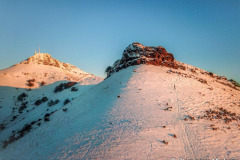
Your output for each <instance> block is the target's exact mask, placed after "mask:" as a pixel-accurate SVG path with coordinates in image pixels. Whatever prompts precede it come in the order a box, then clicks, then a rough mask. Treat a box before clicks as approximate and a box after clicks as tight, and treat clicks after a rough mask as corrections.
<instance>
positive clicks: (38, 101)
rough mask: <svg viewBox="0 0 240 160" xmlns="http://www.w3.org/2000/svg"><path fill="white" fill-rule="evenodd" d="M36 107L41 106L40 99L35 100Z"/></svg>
mask: <svg viewBox="0 0 240 160" xmlns="http://www.w3.org/2000/svg"><path fill="white" fill-rule="evenodd" d="M34 104H35V105H36V106H39V105H40V104H42V100H41V99H38V100H36V102H35V103H34Z"/></svg>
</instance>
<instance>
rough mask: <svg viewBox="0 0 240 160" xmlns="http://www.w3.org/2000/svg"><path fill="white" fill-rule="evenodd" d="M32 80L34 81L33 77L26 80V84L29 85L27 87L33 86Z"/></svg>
mask: <svg viewBox="0 0 240 160" xmlns="http://www.w3.org/2000/svg"><path fill="white" fill-rule="evenodd" d="M34 82H35V79H34V78H33V79H29V80H27V84H26V85H27V86H29V87H33V86H34Z"/></svg>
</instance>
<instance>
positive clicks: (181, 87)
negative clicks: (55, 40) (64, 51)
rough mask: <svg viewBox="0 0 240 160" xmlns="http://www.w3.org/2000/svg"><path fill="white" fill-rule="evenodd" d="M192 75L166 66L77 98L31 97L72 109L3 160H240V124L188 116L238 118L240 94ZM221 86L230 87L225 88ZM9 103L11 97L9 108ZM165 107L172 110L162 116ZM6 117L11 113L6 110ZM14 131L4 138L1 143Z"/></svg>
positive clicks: (143, 68) (138, 70)
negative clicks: (219, 113) (221, 113)
mask: <svg viewBox="0 0 240 160" xmlns="http://www.w3.org/2000/svg"><path fill="white" fill-rule="evenodd" d="M179 63H180V62H179ZM190 68H194V67H193V66H190V65H188V68H187V70H185V71H184V70H175V69H171V70H172V71H174V72H175V73H174V72H169V70H170V69H169V68H167V67H162V66H152V65H139V66H131V67H128V68H127V69H122V70H121V71H119V72H116V73H114V74H112V75H111V77H109V78H107V79H106V80H104V81H103V82H101V83H99V84H94V85H87V84H86V87H87V88H86V90H83V91H82V92H80V93H78V94H77V95H75V94H74V93H72V94H71V91H70V90H64V91H63V92H61V93H59V94H57V95H54V94H52V93H51V92H52V90H53V89H54V87H55V86H56V85H57V84H52V85H49V86H44V87H40V88H39V89H35V90H32V91H31V92H32V97H29V99H34V96H38V95H40V94H42V93H46V94H47V95H48V96H52V97H51V98H54V96H56V97H58V98H60V99H61V100H62V99H64V98H66V97H70V98H72V97H74V99H73V100H72V101H71V103H70V104H68V105H67V108H68V110H67V112H66V113H65V112H63V111H62V110H61V109H58V108H61V107H63V106H62V104H59V106H56V109H58V110H57V111H56V112H55V113H54V114H53V115H51V117H50V121H49V122H43V123H42V125H41V126H40V127H38V128H34V129H33V130H31V131H30V132H29V133H28V134H27V135H25V136H24V137H22V138H21V139H19V140H17V141H15V142H14V143H12V144H9V145H8V146H7V148H6V149H2V150H0V157H2V158H3V159H15V158H16V157H18V158H19V159H24V160H28V159H171V158H184V159H186V158H189V159H190V158H191V159H194V158H195V159H200V158H201V159H213V158H215V159H216V158H219V159H220V158H222V159H223V158H226V159H240V147H239V145H238V142H239V140H240V136H239V131H240V130H239V129H240V127H238V124H239V121H234V122H232V123H230V124H225V123H223V122H222V121H220V120H216V119H214V120H213V121H208V120H205V119H196V120H195V121H190V120H189V121H184V118H186V117H187V115H191V116H194V117H197V116H201V115H203V114H204V111H205V110H208V109H214V108H216V107H224V108H226V109H227V110H230V111H233V112H235V113H237V114H238V115H239V114H240V111H239V107H240V96H239V93H240V91H239V90H234V89H232V88H230V87H229V86H226V85H223V84H221V83H218V82H217V81H216V79H215V78H212V77H210V76H209V75H206V74H201V72H202V70H200V69H198V70H196V73H193V72H191V71H190ZM194 69H195V68H194ZM178 72H181V74H180V73H178ZM183 73H184V74H186V75H188V76H185V75H184V74H183ZM189 76H191V77H192V78H189ZM196 77H197V78H202V79H206V80H207V84H203V83H201V82H199V81H198V80H197V79H196ZM220 81H223V82H225V83H227V81H226V80H220ZM87 82H88V81H86V83H87ZM89 82H90V81H89ZM83 84H84V83H82V85H83ZM79 86H80V87H81V84H80V85H79ZM88 86H90V87H88ZM210 87H211V88H213V89H212V90H210V89H209V88H210ZM44 88H45V89H44ZM8 90H9V91H11V93H10V92H9V91H8ZM8 90H6V93H7V92H8V93H9V94H12V90H13V88H8ZM79 90H81V88H80V89H79ZM1 91H2V90H1ZM19 92H21V91H19ZM1 93H3V92H1ZM11 96H13V95H8V98H9V99H8V100H10V98H11ZM118 96H120V97H118ZM0 97H1V101H2V99H3V98H4V99H5V96H4V95H1V96H0ZM0 105H2V104H1V102H0ZM167 107H172V110H171V111H166V110H164V109H166V108H167ZM2 109H4V110H6V112H7V109H5V106H4V108H2ZM2 109H0V112H1V111H2ZM42 110H44V111H45V110H46V107H45V106H39V107H38V109H36V110H35V112H34V114H25V116H26V117H29V118H27V120H26V122H27V121H29V122H30V121H31V120H32V119H34V118H37V117H39V115H37V114H38V113H43V111H42ZM40 116H41V115H40ZM24 123H25V122H24ZM24 123H17V124H16V125H17V126H18V125H23V124H24ZM212 124H215V125H217V126H218V127H219V128H220V129H219V130H217V131H214V130H212V129H211V128H210V127H209V126H210V125H212ZM163 126H166V128H164V127H163ZM15 127H16V126H12V127H9V128H7V129H6V130H3V131H1V132H0V137H1V140H3V139H4V138H5V137H6V135H7V133H9V132H10V131H11V130H12V129H13V128H15ZM227 127H231V129H227ZM173 134H176V136H177V138H174V137H173V136H172V135H173ZM163 140H165V141H167V142H168V145H166V144H164V143H163Z"/></svg>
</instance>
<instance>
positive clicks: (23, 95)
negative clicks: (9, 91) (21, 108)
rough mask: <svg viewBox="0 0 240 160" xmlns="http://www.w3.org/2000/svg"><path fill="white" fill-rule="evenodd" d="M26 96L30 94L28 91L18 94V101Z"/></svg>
mask: <svg viewBox="0 0 240 160" xmlns="http://www.w3.org/2000/svg"><path fill="white" fill-rule="evenodd" d="M26 97H28V95H27V94H26V93H22V94H20V95H19V96H18V98H17V99H18V101H23V100H24V99H25V98H26Z"/></svg>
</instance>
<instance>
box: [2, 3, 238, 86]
mask: <svg viewBox="0 0 240 160" xmlns="http://www.w3.org/2000/svg"><path fill="white" fill-rule="evenodd" d="M239 28H240V1H239V0H208V1H205V0H166V1H160V0H155V1H154V0H145V1H142V0H136V1H135V0H118V1H117V0H101V1H100V0H97V1H91V0H87V1H81V0H74V1H73V0H66V1H61V0H50V1H49V0H38V1H36V0H24V1H18V0H0V44H1V45H0V56H1V59H0V69H3V68H6V67H9V66H11V65H13V64H15V63H18V62H20V61H21V60H23V59H26V58H27V57H30V56H32V55H33V53H34V50H35V49H38V46H40V47H41V51H42V52H48V53H50V54H51V55H52V56H53V57H54V58H56V59H58V60H60V61H64V62H67V63H71V64H73V65H75V66H77V67H79V68H81V69H82V70H84V71H87V72H90V73H93V74H96V75H98V76H102V77H104V76H105V75H104V70H105V68H106V67H107V66H108V65H112V64H113V62H114V61H115V60H117V59H119V58H120V57H121V56H122V52H123V50H124V49H125V48H126V47H127V46H128V45H129V44H130V43H132V42H140V43H142V44H144V45H150V46H163V47H165V48H166V49H167V51H168V52H171V53H173V54H174V56H175V58H176V59H177V60H179V61H182V62H184V63H188V64H191V65H193V66H196V67H199V68H202V69H205V70H208V71H211V72H214V73H217V74H219V75H226V76H227V77H228V78H233V79H235V80H237V81H238V82H240V30H239Z"/></svg>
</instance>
